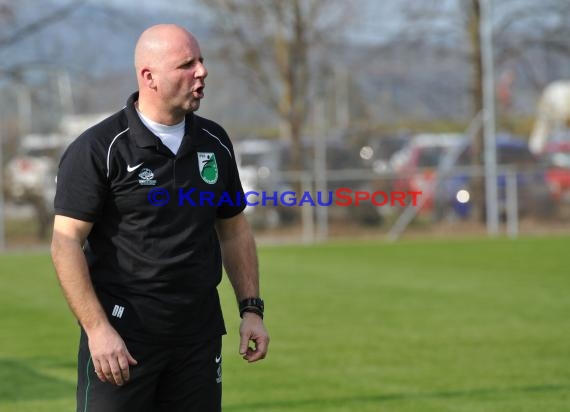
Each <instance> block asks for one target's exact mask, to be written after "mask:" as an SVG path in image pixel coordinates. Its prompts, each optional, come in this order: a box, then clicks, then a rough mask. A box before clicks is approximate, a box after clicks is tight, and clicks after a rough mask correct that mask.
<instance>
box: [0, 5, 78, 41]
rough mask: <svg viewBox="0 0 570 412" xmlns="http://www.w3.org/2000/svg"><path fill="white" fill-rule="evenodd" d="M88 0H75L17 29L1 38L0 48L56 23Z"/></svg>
mask: <svg viewBox="0 0 570 412" xmlns="http://www.w3.org/2000/svg"><path fill="white" fill-rule="evenodd" d="M85 1H86V0H74V1H73V2H71V3H69V4H67V5H65V6H63V7H61V8H59V9H57V10H55V11H53V12H51V13H49V14H47V15H45V16H42V17H40V18H39V19H37V20H35V21H33V22H31V23H28V24H26V25H24V26H23V27H20V28H18V29H16V30H15V31H14V32H13V33H11V34H10V35H8V36H6V37H3V38H0V48H2V47H6V46H10V45H12V44H14V43H17V42H19V41H21V40H23V39H25V38H26V37H28V36H30V35H32V34H34V33H36V32H38V31H40V30H42V29H44V28H45V27H46V26H49V25H51V24H54V23H56V22H58V21H60V20H62V19H64V18H66V17H67V16H68V15H69V14H71V13H72V12H73V11H74V10H76V9H77V8H78V7H80V6H81V5H82V4H83V3H85Z"/></svg>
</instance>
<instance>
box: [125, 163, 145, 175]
mask: <svg viewBox="0 0 570 412" xmlns="http://www.w3.org/2000/svg"><path fill="white" fill-rule="evenodd" d="M143 163H144V162H143ZM141 166H142V163H139V164H138V165H136V166H132V167H131V166H130V165H127V172H129V173H130V172H134V171H135V170H137V169H138V168H139V167H141Z"/></svg>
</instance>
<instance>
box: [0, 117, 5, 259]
mask: <svg viewBox="0 0 570 412" xmlns="http://www.w3.org/2000/svg"><path fill="white" fill-rule="evenodd" d="M2 132H3V130H2V127H0V252H3V251H4V250H5V249H6V229H5V227H4V219H5V218H6V203H5V202H4V150H3V149H4V139H3V138H2Z"/></svg>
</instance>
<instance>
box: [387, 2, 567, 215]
mask: <svg viewBox="0 0 570 412" xmlns="http://www.w3.org/2000/svg"><path fill="white" fill-rule="evenodd" d="M491 4H492V6H493V13H492V14H493V19H492V20H493V21H492V24H493V43H494V45H493V47H494V55H495V56H494V59H495V70H496V72H497V73H501V72H503V73H506V75H505V76H504V77H503V79H505V80H504V82H505V83H500V86H501V87H510V86H511V85H512V83H513V77H512V76H513V75H514V73H517V74H518V75H520V76H525V77H526V78H527V79H529V80H530V81H531V82H533V83H534V84H535V86H536V88H537V90H542V89H543V88H544V86H545V85H546V84H547V83H549V82H550V81H552V80H553V79H556V78H557V77H559V76H560V75H561V74H562V72H560V71H559V72H556V71H554V70H553V69H552V68H549V64H548V60H554V59H556V58H557V57H558V58H559V57H562V58H565V59H568V58H569V57H570V43H568V41H567V39H568V38H569V36H570V24H569V23H570V2H568V1H567V0H545V1H541V2H535V1H531V0H501V1H492V2H491ZM405 7H406V8H407V9H406V11H405V12H404V15H405V16H406V17H407V21H408V22H410V23H411V24H409V25H408V26H407V27H408V28H407V29H406V30H405V33H404V35H403V36H399V37H398V41H405V42H409V43H410V44H413V45H415V46H418V45H420V46H423V47H431V48H432V49H433V50H434V52H438V53H455V54H459V55H461V56H463V57H464V58H465V59H466V62H467V63H468V66H469V67H470V69H471V70H470V73H469V75H470V79H471V80H470V82H469V83H470V90H469V95H470V100H471V116H470V117H471V118H474V117H475V116H476V115H477V114H478V113H480V112H481V111H482V110H483V87H482V85H483V69H482V50H481V43H480V39H481V33H480V27H481V25H480V23H481V21H480V19H481V8H480V0H447V1H433V0H432V1H424V2H414V1H412V2H406V3H405ZM400 34H401V33H400ZM542 60H545V61H542ZM552 66H556V65H552ZM541 74H542V78H541ZM545 74H546V75H545ZM567 75H568V74H567ZM499 92H500V97H502V98H503V99H506V100H500V101H499V102H500V103H506V104H503V108H504V109H508V106H509V105H510V90H505V89H502V90H499ZM505 95H506V96H508V97H505ZM482 150H483V135H482V132H481V130H480V131H479V132H478V133H477V134H476V135H475V139H474V141H473V154H472V155H473V161H472V163H473V164H475V165H477V166H479V165H481V162H482V158H483V156H482ZM476 186H477V187H476V188H475V191H476V194H475V196H476V198H479V199H482V182H480V183H479V184H478V185H476ZM480 212H482V210H480ZM479 215H480V216H481V215H482V214H481V213H479Z"/></svg>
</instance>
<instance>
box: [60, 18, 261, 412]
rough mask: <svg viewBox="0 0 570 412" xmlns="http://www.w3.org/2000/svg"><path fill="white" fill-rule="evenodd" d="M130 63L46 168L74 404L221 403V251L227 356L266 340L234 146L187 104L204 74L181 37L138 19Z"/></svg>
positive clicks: (254, 356)
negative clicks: (52, 178) (126, 78)
mask: <svg viewBox="0 0 570 412" xmlns="http://www.w3.org/2000/svg"><path fill="white" fill-rule="evenodd" d="M135 68H136V73H137V81H138V87H139V91H138V93H135V94H133V95H132V96H131V97H130V98H129V100H128V102H127V105H126V107H125V108H123V110H121V111H119V112H117V113H115V114H114V115H112V116H110V117H109V118H107V119H105V120H104V121H102V122H101V123H99V124H97V125H95V126H94V127H92V128H90V129H89V130H87V131H86V132H85V133H83V134H82V135H81V136H80V137H79V138H78V139H76V140H75V141H74V142H73V143H72V144H71V145H70V147H69V148H68V149H67V151H66V153H65V154H64V155H63V157H62V160H61V163H60V168H59V172H58V178H57V193H56V197H55V214H56V216H55V221H54V233H53V239H52V247H51V251H52V259H53V262H54V266H55V268H56V272H57V275H58V278H59V282H60V284H61V287H62V289H63V292H64V294H65V297H66V299H67V301H68V303H69V306H70V307H71V310H72V311H73V313H74V315H75V316H76V317H77V319H78V321H79V324H80V326H81V339H80V344H79V356H78V389H77V410H78V411H90V412H94V411H105V412H114V411H116V412H118V411H121V412H124V411H137V412H144V411H149V412H151V411H152V412H155V411H169V412H175V411H197V412H209V411H220V410H221V379H222V375H221V336H222V335H223V334H225V329H224V322H223V318H222V314H221V310H220V302H219V297H218V292H217V289H216V286H217V285H218V283H219V282H220V280H221V276H222V269H221V265H222V263H221V262H222V257H223V263H224V266H225V268H226V272H227V274H228V277H229V279H230V281H231V284H232V286H233V288H234V291H235V294H236V297H237V300H238V302H239V309H240V315H241V316H242V323H241V327H240V335H241V342H240V348H239V352H240V353H241V354H242V355H243V358H244V359H246V360H247V361H248V362H255V361H258V360H260V359H263V358H264V357H265V355H266V353H267V347H268V343H269V336H268V334H267V331H266V329H265V327H264V325H263V320H262V319H263V301H262V300H261V299H260V297H259V284H258V269H257V256H256V250H255V244H254V240H253V236H252V233H251V231H250V228H249V226H248V223H247V221H246V219H245V217H244V214H243V213H242V212H243V209H244V204H243V203H244V202H240V198H241V199H243V189H242V187H241V183H240V181H239V176H238V173H237V167H236V163H235V156H234V152H233V148H232V145H231V142H230V140H229V138H228V136H227V134H226V133H225V131H224V130H223V129H222V128H221V127H220V126H219V125H218V124H216V123H214V122H212V121H210V120H207V119H204V118H202V117H199V116H197V115H195V114H194V113H193V112H195V111H196V110H198V108H199V106H200V100H201V99H202V98H203V97H204V87H205V78H206V76H207V74H208V72H207V70H206V68H205V66H204V61H203V58H202V55H201V52H200V47H199V45H198V42H197V41H196V39H195V38H194V36H193V35H192V34H191V33H189V32H187V31H186V30H185V29H183V28H181V27H179V26H175V25H157V26H153V27H151V28H149V29H147V30H146V31H145V32H143V34H142V35H141V37H140V38H139V40H138V42H137V45H136V48H135ZM204 193H206V194H208V196H203V194H204ZM204 199H208V201H206V202H203V200H204ZM250 343H252V346H251V347H250Z"/></svg>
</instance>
